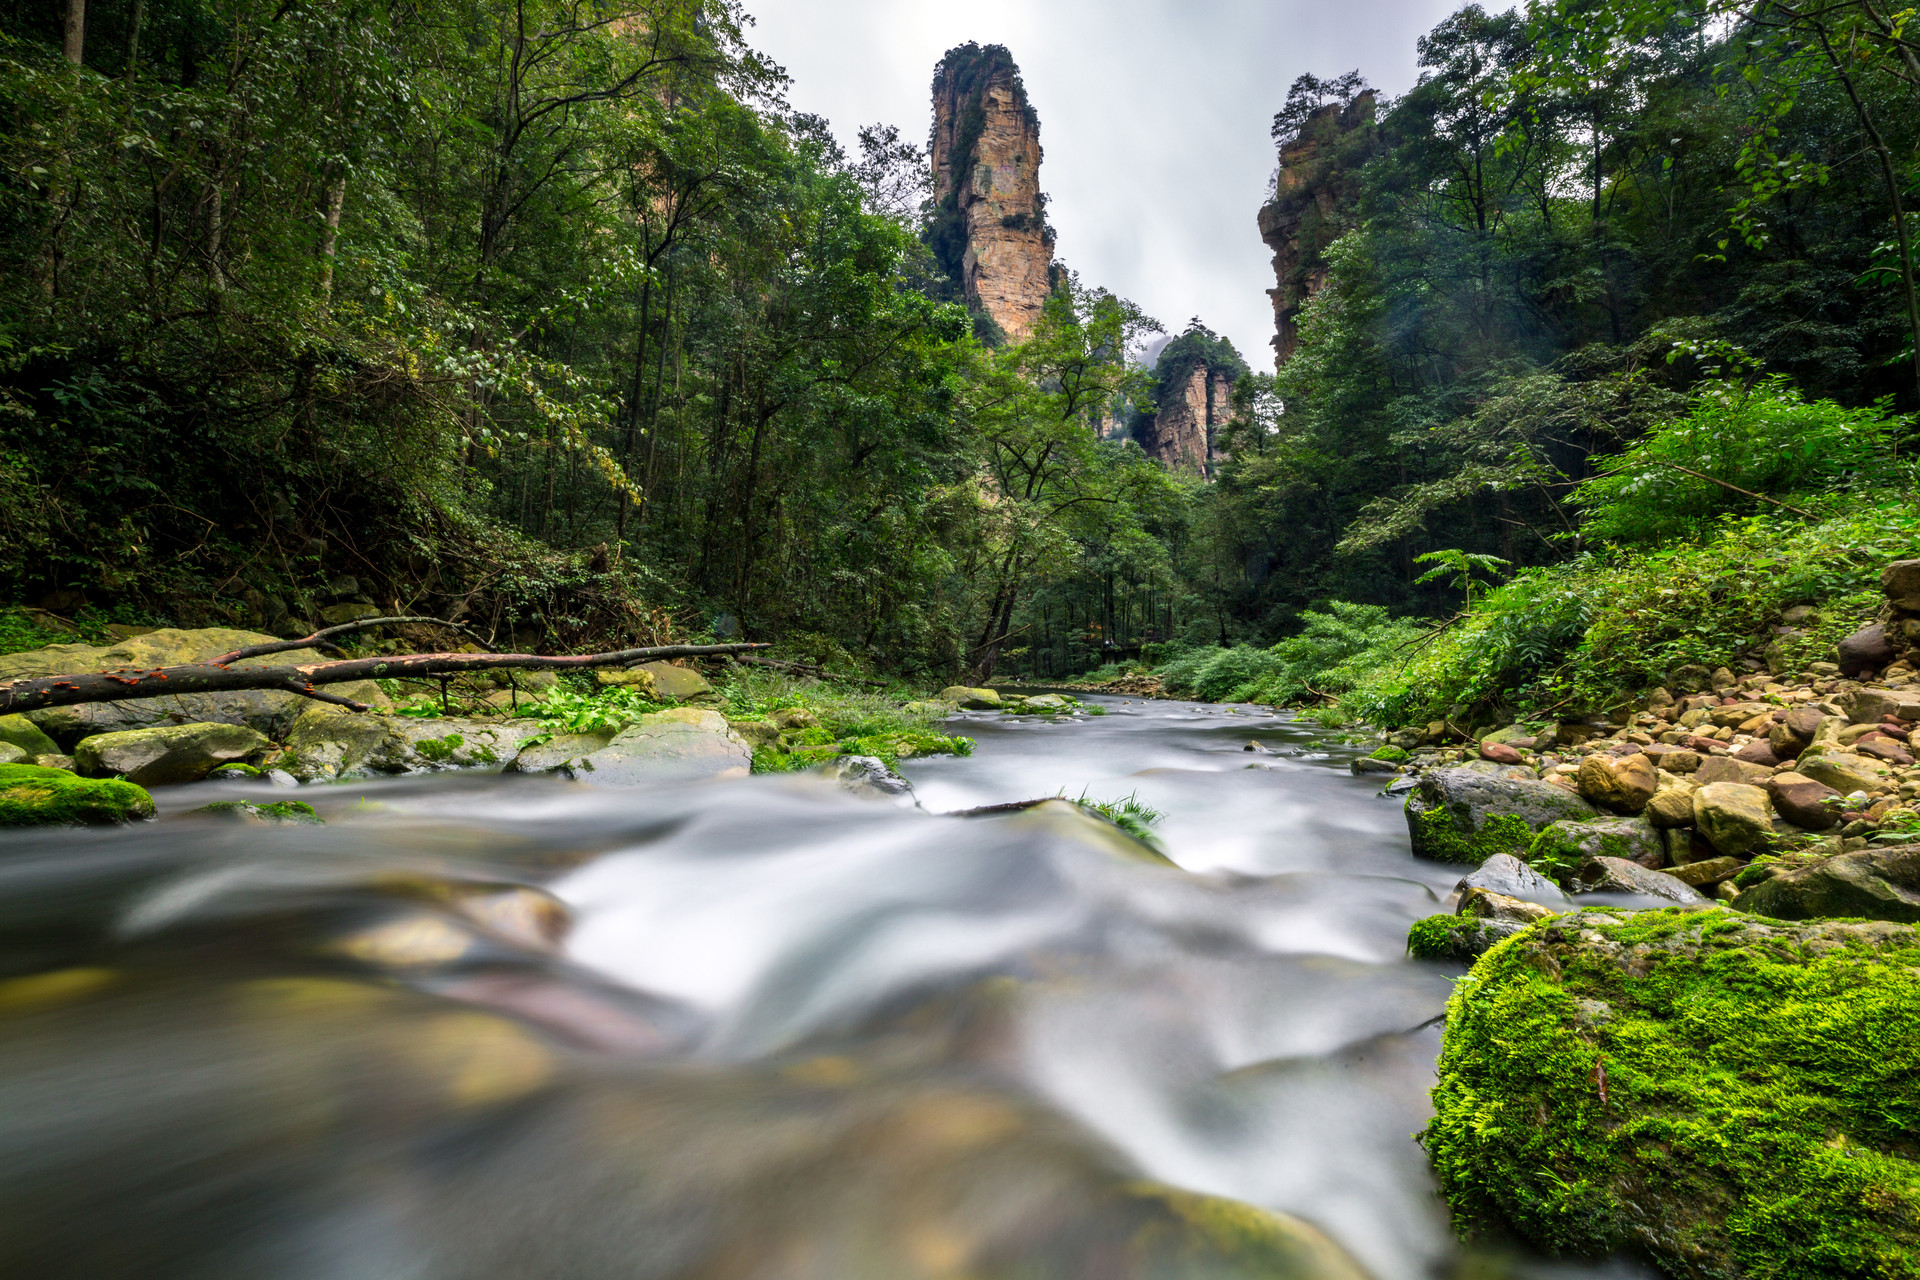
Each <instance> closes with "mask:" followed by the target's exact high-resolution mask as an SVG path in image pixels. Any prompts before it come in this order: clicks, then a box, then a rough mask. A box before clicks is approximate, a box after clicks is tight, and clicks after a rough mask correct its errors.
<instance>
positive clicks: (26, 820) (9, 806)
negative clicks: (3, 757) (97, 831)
mask: <svg viewBox="0 0 1920 1280" xmlns="http://www.w3.org/2000/svg"><path fill="white" fill-rule="evenodd" d="M152 816H153V797H152V796H150V795H148V794H147V793H146V792H145V791H144V790H142V789H141V788H140V787H138V786H135V785H134V784H133V783H131V782H122V781H120V780H119V779H117V778H82V777H79V776H77V775H75V774H71V773H68V772H67V771H66V770H65V769H43V768H41V767H40V766H38V765H31V764H5V765H0V827H83V826H84V827H102V826H113V825H116V824H118V823H126V822H135V821H138V820H140V819H142V818H151V817H152Z"/></svg>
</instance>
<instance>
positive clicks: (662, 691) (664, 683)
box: [637, 662, 713, 702]
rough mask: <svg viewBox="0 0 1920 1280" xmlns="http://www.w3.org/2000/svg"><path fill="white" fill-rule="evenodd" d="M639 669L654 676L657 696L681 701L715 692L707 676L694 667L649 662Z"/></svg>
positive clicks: (654, 689) (654, 687)
mask: <svg viewBox="0 0 1920 1280" xmlns="http://www.w3.org/2000/svg"><path fill="white" fill-rule="evenodd" d="M637 670H640V671H644V672H645V673H647V674H648V675H649V676H651V677H653V691H654V694H655V696H657V697H661V698H671V699H673V700H674V701H675V702H681V701H684V700H686V699H688V698H697V697H699V696H700V695H701V694H703V693H711V692H713V686H712V685H710V684H708V683H707V678H706V677H705V676H703V675H701V674H700V673H699V672H698V671H695V670H694V669H693V668H692V667H676V666H674V665H673V664H672V663H671V662H649V663H646V664H644V665H642V666H640V667H639V668H637Z"/></svg>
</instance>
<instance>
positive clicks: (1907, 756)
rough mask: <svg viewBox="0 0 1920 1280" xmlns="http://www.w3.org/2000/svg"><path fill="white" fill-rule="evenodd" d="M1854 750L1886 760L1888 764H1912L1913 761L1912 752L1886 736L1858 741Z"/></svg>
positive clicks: (1859, 753)
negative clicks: (1885, 737)
mask: <svg viewBox="0 0 1920 1280" xmlns="http://www.w3.org/2000/svg"><path fill="white" fill-rule="evenodd" d="M1853 750H1854V754H1855V755H1862V756H1867V757H1870V758H1872V759H1874V760H1884V761H1885V762H1886V763H1888V764H1897V765H1910V764H1912V763H1913V753H1912V752H1910V751H1908V750H1907V749H1906V748H1905V747H1902V746H1899V745H1898V744H1896V743H1893V742H1890V741H1888V740H1886V739H1884V738H1881V739H1870V740H1868V741H1866V742H1861V743H1857V744H1855V746H1854V748H1853Z"/></svg>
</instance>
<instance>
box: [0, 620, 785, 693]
mask: <svg viewBox="0 0 1920 1280" xmlns="http://www.w3.org/2000/svg"><path fill="white" fill-rule="evenodd" d="M393 621H401V620H400V619H392V618H384V619H383V618H368V619H366V620H365V621H364V622H361V623H357V624H356V623H349V624H344V625H343V626H341V627H330V628H328V629H327V630H325V631H320V632H315V633H314V635H312V636H308V637H306V638H305V639H304V640H288V641H283V642H280V643H277V644H268V645H254V646H252V647H250V648H247V649H236V650H235V651H234V652H232V653H224V654H221V655H220V657H219V658H218V659H214V660H210V661H207V662H197V663H183V664H181V665H179V666H174V667H121V668H118V669H116V670H113V671H94V672H78V673H75V674H73V675H60V676H33V677H30V678H27V679H24V680H9V681H5V682H0V715H11V714H14V713H16V712H22V711H40V710H43V709H45V708H47V707H69V706H73V705H75V704H76V703H82V702H125V701H128V700H129V699H133V698H157V697H164V696H166V695H168V694H179V693H231V692H233V691H235V690H240V689H274V690H279V691H281V692H285V693H297V694H299V695H300V696H301V697H303V698H312V699H314V700H315V701H318V702H330V703H333V704H334V705H336V706H342V707H347V708H349V709H351V710H354V711H367V710H370V708H369V707H368V706H367V705H366V704H365V703H364V702H355V701H353V700H352V699H351V698H343V697H340V696H338V695H336V694H331V693H324V692H322V691H321V690H320V689H319V688H318V686H320V685H327V684H347V683H350V682H352V681H354V680H412V679H426V678H432V677H437V676H455V675H462V674H465V673H466V672H469V671H499V670H503V669H513V670H521V671H580V670H587V669H591V668H593V667H619V666H630V665H632V664H634V663H637V662H653V661H656V660H659V659H664V658H711V657H720V656H722V655H725V654H732V653H746V652H748V651H750V650H753V649H764V648H766V647H767V646H766V645H764V644H669V645H654V646H652V647H650V648H645V649H615V650H612V651H611V652H608V653H584V654H577V655H573V656H570V657H549V656H546V655H542V654H534V653H410V654H403V655H398V656H391V657H380V658H347V659H342V660H340V661H336V662H306V663H299V664H296V665H292V666H284V667H234V666H228V665H226V664H227V663H230V662H237V661H239V660H240V659H241V658H244V657H255V656H260V655H261V654H262V652H263V651H264V652H267V653H274V652H284V651H286V650H289V649H298V648H305V647H308V646H310V645H311V644H313V643H315V642H316V641H317V642H319V643H324V641H320V640H319V639H318V638H319V637H322V636H328V635H338V634H340V633H341V632H342V631H345V630H354V629H358V628H363V627H369V626H377V625H379V624H380V623H382V622H393ZM405 621H429V622H437V621H439V620H438V619H431V618H430V619H405ZM442 625H445V624H442Z"/></svg>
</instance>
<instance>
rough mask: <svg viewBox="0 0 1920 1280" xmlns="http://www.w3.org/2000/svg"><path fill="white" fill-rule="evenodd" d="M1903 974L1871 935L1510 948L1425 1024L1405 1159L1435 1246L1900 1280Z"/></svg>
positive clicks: (1711, 934) (1919, 1092)
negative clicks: (1494, 1241) (1422, 1109)
mask: <svg viewBox="0 0 1920 1280" xmlns="http://www.w3.org/2000/svg"><path fill="white" fill-rule="evenodd" d="M1916 966H1920V936H1917V935H1916V932H1915V930H1913V929H1912V928H1909V927H1907V926H1904V925H1894V924H1888V923H1884V922H1873V923H1841V922H1834V921H1827V922H1820V923H1809V924H1788V923H1784V922H1781V921H1777V920H1775V921H1767V920H1758V919H1752V918H1747V917H1742V916H1738V915H1734V914H1731V913H1728V912H1726V911H1721V910H1696V911H1686V912H1682V911H1673V910H1667V911H1660V912H1653V913H1638V914H1633V915H1627V914H1625V913H1621V912H1617V911H1606V910H1601V909H1589V910H1586V911H1582V912H1579V913H1577V914H1571V915H1565V916H1561V917H1559V918H1558V919H1555V920H1551V921H1548V922H1547V923H1545V924H1543V925H1539V926H1537V927H1535V928H1533V929H1531V930H1528V931H1527V932H1526V933H1525V934H1524V935H1523V936H1521V937H1519V938H1518V939H1516V940H1515V941H1514V942H1512V943H1511V944H1510V945H1508V946H1505V947H1503V948H1501V949H1500V950H1499V951H1498V952H1497V953H1496V954H1494V955H1492V956H1489V957H1488V958H1487V959H1486V960H1484V961H1483V962H1481V963H1480V964H1479V965H1478V966H1477V967H1476V968H1475V970H1474V973H1473V977H1474V981H1473V982H1471V983H1463V984H1461V985H1459V986H1456V987H1455V988H1454V994H1453V996H1452V998H1451V1000H1450V1001H1449V1002H1448V1005H1447V1012H1446V1020H1445V1027H1446V1030H1445V1040H1444V1042H1443V1046H1442V1050H1441V1054H1440V1060H1439V1063H1438V1065H1437V1074H1438V1083H1437V1084H1436V1087H1435V1088H1434V1090H1433V1095H1432V1097H1433V1106H1434V1116H1433V1119H1432V1121H1431V1122H1430V1123H1429V1124H1428V1125H1427V1127H1426V1129H1425V1131H1424V1132H1423V1133H1422V1134H1421V1135H1420V1142H1421V1143H1422V1145H1423V1146H1425V1148H1426V1150H1427V1154H1428V1157H1429V1158H1430V1159H1431V1161H1432V1164H1433V1168H1434V1170H1435V1172H1436V1174H1437V1175H1438V1177H1439V1181H1440V1185H1441V1190H1442V1194H1443V1195H1444V1196H1445V1197H1446V1199H1447V1200H1448V1202H1449V1204H1450V1205H1451V1207H1452V1210H1453V1216H1454V1225H1455V1228H1456V1229H1457V1230H1458V1231H1459V1232H1460V1233H1461V1234H1463V1235H1474V1234H1481V1233H1487V1232H1498V1233H1500V1234H1505V1232H1506V1231H1507V1230H1509V1229H1510V1230H1512V1231H1513V1232H1516V1233H1517V1234H1518V1235H1519V1236H1520V1237H1521V1238H1523V1239H1524V1240H1526V1241H1528V1242H1530V1243H1531V1244H1532V1245H1534V1246H1535V1247H1537V1248H1539V1249H1541V1250H1543V1251H1545V1252H1547V1253H1550V1254H1554V1255H1579V1256H1586V1257H1595V1258H1599V1257H1605V1256H1608V1255H1614V1254H1622V1255H1627V1254H1634V1255H1646V1256H1648V1258H1649V1260H1650V1261H1651V1262H1652V1263H1653V1264H1654V1265H1655V1266H1656V1267H1657V1268H1658V1271H1659V1273H1660V1274H1662V1275H1668V1276H1673V1277H1676V1278H1678V1277H1688V1278H1689V1280H1704V1278H1705V1277H1709V1276H1712V1277H1726V1278H1728V1280H1734V1278H1736V1277H1746V1278H1749V1280H1750V1278H1753V1277H1761V1276H1776V1277H1786V1276H1797V1277H1805V1278H1806V1280H1814V1278H1816V1277H1819V1278H1826V1277H1832V1278H1834V1280H1837V1278H1838V1277H1842V1276H1866V1275H1873V1274H1876V1273H1878V1274H1886V1275H1895V1274H1901V1273H1902V1272H1904V1271H1908V1270H1911V1266H1910V1263H1911V1261H1912V1259H1914V1258H1915V1257H1916V1256H1920V1216H1916V1215H1914V1214H1912V1213H1910V1212H1908V1210H1907V1205H1908V1204H1910V1203H1911V1199H1912V1196H1913V1195H1914V1190H1913V1189H1914V1187H1915V1186H1916V1182H1917V1181H1920V1162H1916V1160H1915V1157H1914V1154H1913V1148H1912V1143H1911V1136H1912V1135H1911V1128H1910V1125H1909V1123H1908V1122H1907V1120H1906V1117H1908V1116H1910V1115H1912V1114H1913V1113H1914V1112H1915V1111H1917V1110H1920V1072H1916V1071H1915V1053H1914V1049H1913V1047H1912V1042H1911V1040H1910V1039H1908V1038H1906V1037H1904V1036H1903V1035H1901V1033H1900V1032H1898V1031H1895V1030H1894V1028H1903V1027H1907V1026H1909V1025H1911V1019H1912V1011H1913V971H1914V969H1915V967H1916ZM1761 1224H1764V1226H1761ZM1868 1259H1872V1261H1869V1260H1868ZM1880 1260H1884V1264H1883V1263H1882V1261H1880Z"/></svg>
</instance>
